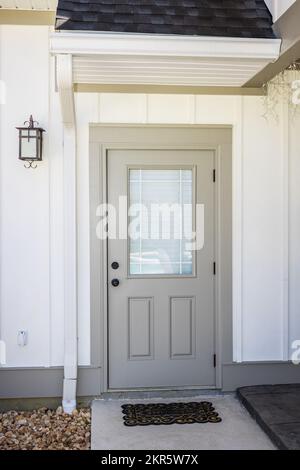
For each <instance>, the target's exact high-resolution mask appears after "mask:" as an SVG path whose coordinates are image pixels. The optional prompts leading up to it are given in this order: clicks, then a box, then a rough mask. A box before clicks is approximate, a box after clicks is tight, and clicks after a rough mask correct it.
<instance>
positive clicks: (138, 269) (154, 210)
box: [128, 168, 195, 277]
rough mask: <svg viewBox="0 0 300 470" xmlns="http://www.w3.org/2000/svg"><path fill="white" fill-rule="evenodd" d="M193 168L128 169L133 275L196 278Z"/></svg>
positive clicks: (130, 244) (130, 270)
mask: <svg viewBox="0 0 300 470" xmlns="http://www.w3.org/2000/svg"><path fill="white" fill-rule="evenodd" d="M194 180H195V176H194V169H193V168H167V169H166V168H164V169H145V168H130V169H129V170H128V192H129V197H128V202H129V208H128V214H129V218H128V222H129V230H128V232H129V243H128V247H129V275H130V276H144V277H145V276H158V277H161V276H193V275H194V271H195V267H194V253H193V251H192V243H191V240H192V236H193V227H194V220H193V214H194V201H195V194H194Z"/></svg>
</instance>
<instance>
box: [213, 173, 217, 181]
mask: <svg viewBox="0 0 300 470" xmlns="http://www.w3.org/2000/svg"><path fill="white" fill-rule="evenodd" d="M216 179H217V172H216V170H213V182H214V183H215V182H216Z"/></svg>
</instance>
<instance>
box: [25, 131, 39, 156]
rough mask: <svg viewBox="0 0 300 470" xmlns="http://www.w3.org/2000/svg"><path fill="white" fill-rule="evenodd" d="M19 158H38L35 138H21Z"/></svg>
mask: <svg viewBox="0 0 300 470" xmlns="http://www.w3.org/2000/svg"><path fill="white" fill-rule="evenodd" d="M21 144H22V147H21V158H24V159H26V160H36V159H37V158H38V155H37V145H36V144H37V141H36V138H31V139H29V140H28V138H24V137H23V138H22V140H21Z"/></svg>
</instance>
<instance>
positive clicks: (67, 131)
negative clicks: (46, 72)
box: [56, 54, 77, 413]
mask: <svg viewBox="0 0 300 470" xmlns="http://www.w3.org/2000/svg"><path fill="white" fill-rule="evenodd" d="M56 60H57V85H58V92H59V96H60V103H61V111H62V120H63V125H64V143H63V185H64V193H63V195H64V226H63V230H64V315H65V318H64V325H65V337H64V386H63V408H64V411H65V412H67V413H71V412H72V411H73V410H74V409H75V408H76V386H77V235H76V234H77V221H76V121H75V105H74V91H73V71H72V55H71V54H59V55H57V57H56Z"/></svg>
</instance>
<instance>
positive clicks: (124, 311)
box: [107, 149, 215, 389]
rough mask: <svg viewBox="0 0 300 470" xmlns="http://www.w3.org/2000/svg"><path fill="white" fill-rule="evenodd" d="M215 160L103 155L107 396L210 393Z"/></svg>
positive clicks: (196, 153)
mask: <svg viewBox="0 0 300 470" xmlns="http://www.w3.org/2000/svg"><path fill="white" fill-rule="evenodd" d="M214 158H215V157H214V151H212V150H137V149H133V150H110V151H109V152H108V155H107V160H108V163H107V165H108V175H107V178H108V203H109V204H110V205H111V207H113V208H114V209H113V212H114V211H115V215H116V216H117V219H118V220H119V226H118V227H117V231H116V232H118V233H116V235H117V236H116V237H112V236H110V239H109V241H108V309H109V315H108V332H109V333H108V334H109V337H108V347H109V388H110V389H138V388H158V387H168V388H172V387H189V386H190V387H192V386H195V387H197V386H199V387H200V386H205V387H213V386H215V368H214V360H213V357H214V353H215V337H214V336H215V335H214V330H215V320H214V317H215V316H214V290H215V276H214V261H215V235H214V231H215V227H214V226H215V202H214V180H213V172H214ZM120 197H121V199H120ZM126 198H127V199H126ZM124 201H125V202H124ZM126 201H127V206H126ZM127 207H128V210H127ZM124 224H125V225H126V224H128V227H129V232H130V237H128V239H126V236H124ZM121 226H122V227H121ZM196 228H197V237H198V239H197V240H196V242H197V245H198V246H197V249H195V240H193V237H192V233H193V232H195V230H196ZM112 281H115V282H113V284H114V285H113V284H112ZM116 281H119V283H118V282H116Z"/></svg>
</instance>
